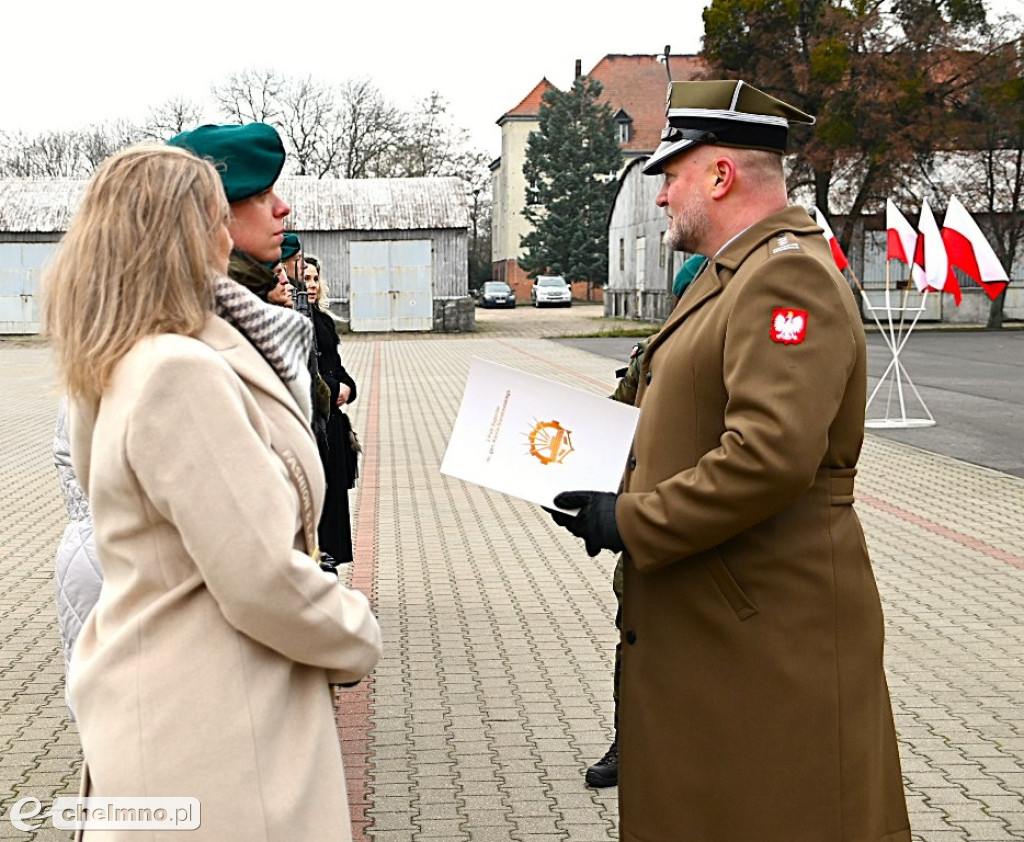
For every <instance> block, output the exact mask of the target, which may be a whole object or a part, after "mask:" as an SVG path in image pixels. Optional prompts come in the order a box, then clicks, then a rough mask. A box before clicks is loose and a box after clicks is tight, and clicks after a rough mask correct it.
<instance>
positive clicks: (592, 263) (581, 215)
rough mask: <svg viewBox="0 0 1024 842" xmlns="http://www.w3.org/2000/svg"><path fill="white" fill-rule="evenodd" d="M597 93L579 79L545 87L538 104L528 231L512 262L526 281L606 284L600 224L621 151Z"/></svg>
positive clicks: (529, 154)
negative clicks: (548, 278) (566, 87)
mask: <svg viewBox="0 0 1024 842" xmlns="http://www.w3.org/2000/svg"><path fill="white" fill-rule="evenodd" d="M600 94H601V84H600V83H599V82H597V81H596V80H593V79H589V78H586V77H580V78H578V79H576V81H575V82H574V83H573V86H572V90H570V91H559V90H550V91H548V92H547V93H545V94H544V98H543V100H542V101H541V106H540V130H539V131H538V132H536V133H534V134H533V135H531V136H530V139H529V141H528V143H527V147H526V161H525V163H524V164H523V175H524V176H525V177H526V184H527V206H526V209H525V210H524V211H523V215H524V216H525V217H526V218H527V220H529V221H530V223H531V224H532V225H533V230H532V231H531V232H530V233H529V234H526V235H525V236H524V237H523V238H522V246H523V248H524V249H525V250H526V254H525V255H524V256H523V257H522V258H520V260H519V265H520V266H521V267H522V268H523V269H524V270H525V271H527V272H528V273H529V274H530V275H531V276H534V277H535V276H537V275H540V274H549V273H550V274H554V275H563V276H564V277H565V279H566V280H567V281H569V282H570V283H571V282H572V281H587V282H588V283H589V284H591V285H592V284H598V285H603V284H604V283H605V282H606V281H607V279H608V228H607V220H608V211H609V209H610V207H611V203H612V198H613V197H614V195H615V174H616V173H617V172H618V170H619V168H620V167H621V166H622V152H621V151H620V150H619V144H618V140H617V138H616V129H615V119H614V116H613V115H612V110H611V108H610V107H609V106H608V105H606V104H603V103H600V102H598V99H597V98H598V96H600ZM589 289H590V286H588V290H589ZM588 297H589V296H588Z"/></svg>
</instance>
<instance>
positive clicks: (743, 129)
mask: <svg viewBox="0 0 1024 842" xmlns="http://www.w3.org/2000/svg"><path fill="white" fill-rule="evenodd" d="M666 113H667V115H668V125H667V126H665V128H664V130H663V131H662V133H661V145H660V146H659V147H658V148H657V150H655V152H654V154H653V155H652V156H651V157H650V159H649V160H648V161H647V163H646V164H644V167H643V172H644V173H645V174H646V175H658V174H659V173H660V172H661V166H662V164H663V163H664V162H665V161H667V160H668V159H669V158H672V157H674V156H675V155H678V154H679V153H680V152H685V151H686V150H687V149H689V148H690V147H691V146H694V145H695V144H698V143H709V144H713V145H715V146H734V147H739V148H743V149H765V150H768V151H769V152H785V151H786V137H787V135H788V133H789V126H790V124H791V123H805V124H807V125H811V124H813V123H814V118H813V117H811V116H810V115H809V114H804V112H803V111H801V110H800V109H799V108H794V107H793V106H792V105H790V104H789V103H786V102H783V101H782V100H781V99H776V98H775V97H773V96H771V95H769V94H766V93H765V92H764V91H759V90H758V89H757V88H754V87H752V86H750V85H748V84H747V83H746V82H742V81H736V80H726V79H722V80H716V81H710V82H672V83H671V84H670V85H669V87H668V105H667V108H666Z"/></svg>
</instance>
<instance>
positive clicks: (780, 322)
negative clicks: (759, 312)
mask: <svg viewBox="0 0 1024 842" xmlns="http://www.w3.org/2000/svg"><path fill="white" fill-rule="evenodd" d="M803 330H804V317H803V316H801V315H800V314H799V313H777V314H776V316H775V335H776V336H777V337H779V340H780V341H781V342H795V341H796V340H797V339H799V338H800V334H801V333H803Z"/></svg>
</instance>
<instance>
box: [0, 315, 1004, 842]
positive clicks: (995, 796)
mask: <svg viewBox="0 0 1024 842" xmlns="http://www.w3.org/2000/svg"><path fill="white" fill-rule="evenodd" d="M477 313H478V323H479V326H480V330H478V332H477V333H474V334H467V335H463V336H456V337H451V336H449V337H441V336H432V335H416V336H412V337H410V336H408V335H405V336H402V335H392V336H387V337H379V336H372V337H371V336H365V335H352V336H346V337H344V338H343V341H342V357H343V359H344V361H345V363H346V365H347V366H348V368H349V370H350V371H351V372H352V373H353V375H354V376H355V378H356V380H357V382H359V384H360V398H359V401H357V403H356V404H355V405H354V407H353V410H354V411H353V420H354V423H355V425H356V427H357V429H359V430H360V432H364V433H365V432H366V431H368V430H369V431H372V433H373V435H372V437H371V438H368V439H367V440H366V441H365V445H366V449H367V458H368V459H370V460H371V461H370V462H369V463H364V469H365V468H367V467H369V468H370V469H371V470H370V471H369V472H365V471H364V473H365V477H364V479H365V480H366V481H367V488H366V489H364V488H359V489H357V492H354V494H353V503H354V514H353V516H354V521H355V523H356V525H357V534H356V540H357V542H358V543H359V545H360V546H361V547H362V548H363V553H364V555H363V556H359V555H358V553H357V561H356V562H355V564H354V565H353V566H352V569H350V570H349V571H348V575H349V576H351V577H352V581H354V582H358V583H359V584H360V586H361V587H365V588H366V589H368V590H370V589H372V593H373V598H374V600H375V604H376V606H377V611H378V615H379V617H380V620H381V624H382V627H383V629H384V637H385V655H384V658H383V660H382V661H381V664H380V665H379V667H378V669H377V670H376V672H375V675H374V678H373V682H372V687H367V688H365V689H366V692H367V693H368V697H367V698H368V710H369V721H368V726H369V730H368V745H369V748H368V755H367V757H366V761H365V764H362V763H361V762H360V763H359V764H358V765H359V766H360V775H359V776H358V777H357V778H356V780H357V783H358V784H359V785H361V786H364V787H365V792H364V793H354V794H353V796H354V797H355V798H356V800H359V798H360V797H362V798H364V799H365V804H366V808H365V817H364V823H362V824H359V825H358V826H357V834H356V836H357V838H362V839H370V840H375V842H442V840H443V841H444V842H458V840H471V842H492V841H493V842H556V840H557V841H558V842H604V841H605V840H614V839H616V838H617V830H616V822H617V814H616V801H615V798H616V791H615V790H614V789H611V790H590V789H587V788H586V787H584V786H583V782H582V772H583V769H584V768H585V767H586V766H587V764H588V763H590V762H592V761H593V760H594V759H596V758H597V757H599V756H600V755H601V754H602V753H603V752H604V750H605V749H606V748H607V744H608V741H609V739H610V737H611V712H612V705H611V667H612V655H613V646H614V639H615V630H614V627H613V617H614V609H615V606H614V598H613V596H612V593H611V588H610V577H611V570H612V567H613V564H614V558H613V557H612V555H611V554H610V553H605V554H603V555H602V556H601V557H599V558H597V559H590V558H588V557H587V555H586V553H585V552H584V551H583V548H582V546H581V545H580V544H579V542H578V541H577V540H576V539H574V538H572V536H570V535H568V533H566V532H564V531H563V530H561V529H558V528H556V527H555V526H554V525H553V524H552V523H551V522H550V520H549V519H548V517H547V516H546V515H545V514H544V513H543V512H542V511H540V510H538V509H537V507H535V506H532V505H529V504H526V503H522V502H520V501H517V500H513V499H510V498H506V497H503V496H501V495H498V494H494V493H492V492H488V491H484V490H483V489H480V488H477V487H475V486H470V485H467V484H464V483H462V482H458V481H455V480H451V479H448V478H446V477H442V476H441V475H440V473H439V471H438V466H439V464H440V461H441V458H442V455H443V453H444V448H445V445H446V442H447V437H448V433H449V432H450V429H451V425H452V423H453V420H454V416H455V412H456V410H457V407H458V403H459V400H460V398H461V393H462V387H463V384H464V380H465V375H466V372H467V369H468V365H469V361H470V359H471V358H472V357H474V356H478V357H483V358H485V359H489V360H493V361H495V362H500V363H503V364H505V365H510V366H513V367H515V368H519V369H522V370H525V371H528V372H531V373H534V374H539V375H542V376H545V377H549V378H551V379H555V380H559V381H562V382H565V383H567V384H570V385H574V386H577V387H579V388H582V389H585V390H587V391H590V392H593V393H595V394H607V393H608V392H609V391H610V389H611V387H612V385H613V372H612V370H611V369H612V368H613V366H611V365H609V360H608V359H607V358H604V357H600V356H597V355H595V354H592V353H588V352H586V351H582V350H578V349H575V348H569V347H566V346H564V345H561V344H558V343H554V342H551V341H549V340H545V339H543V338H541V336H543V335H553V334H556V333H571V332H587V331H590V330H600V329H601V328H602V327H608V325H607V324H606V323H604V322H603V321H602V320H600V319H597V318H596V316H597V315H598V313H599V308H595V307H573V308H572V309H571V310H567V311H547V310H545V311H534V310H532V309H531V308H517V309H516V310H513V311H481V310H478V311H477ZM373 383H376V384H377V389H376V395H375V396H374V395H372V394H370V393H371V391H372V390H371V389H370V388H368V386H369V385H370V384H373ZM55 404H56V396H55V394H54V393H53V390H52V378H51V377H50V374H49V371H48V356H47V351H46V349H45V347H44V346H43V345H42V344H41V343H39V342H37V341H36V342H33V341H25V340H22V341H11V340H6V341H4V340H0V406H2V407H3V420H4V422H5V423H4V424H3V425H2V427H0V500H2V504H0V641H2V646H3V657H2V659H0V839H19V840H21V839H33V838H34V839H40V840H51V839H53V840H56V839H61V840H65V839H67V838H68V834H67V833H65V832H57V831H54V830H52V829H50V828H48V827H44V829H42V830H40V831H39V832H38V833H36V834H34V835H33V834H27V833H20V832H18V831H16V830H14V828H12V826H11V825H10V822H9V821H8V820H7V814H8V811H9V808H10V805H11V804H12V803H13V802H14V801H15V800H17V799H18V798H21V797H24V796H27V795H32V796H35V797H37V798H39V799H40V800H41V801H43V803H44V805H46V804H47V803H48V802H49V800H50V799H52V798H53V797H54V796H56V795H68V794H74V792H75V790H76V779H77V770H78V767H79V763H80V757H79V748H78V743H77V735H76V732H75V729H74V727H73V725H70V724H69V723H68V722H67V720H66V717H65V709H64V704H63V675H62V662H61V656H60V651H59V641H58V636H57V632H56V623H55V619H54V609H53V597H52V590H53V588H52V572H51V571H52V559H53V553H54V550H55V547H56V544H57V541H58V540H59V537H60V533H61V531H62V529H63V526H64V522H65V514H64V509H63V505H62V504H61V502H60V499H59V491H58V488H57V481H56V472H55V470H54V469H53V465H52V458H51V455H50V446H51V439H52V429H53V418H54V407H55ZM940 423H941V419H940ZM364 494H365V495H367V499H361V497H362V496H363V495H364ZM370 497H372V499H370ZM857 508H858V511H859V513H860V516H861V518H862V520H863V522H864V525H865V530H866V533H867V537H868V542H869V544H870V547H871V550H872V557H873V560H874V563H875V568H876V572H877V576H878V582H879V588H880V591H881V593H882V598H883V602H884V607H885V612H886V618H887V625H888V643H887V653H886V654H887V656H886V664H887V669H888V674H889V680H890V687H891V690H892V697H893V706H894V713H895V716H896V725H897V729H898V732H899V736H900V748H901V753H902V757H903V770H904V777H905V783H906V791H907V798H908V804H909V807H910V812H911V821H912V825H913V829H914V839H915V840H918V842H960V840H965V842H1002V840H1014V839H1017V840H1021V839H1024V799H1022V792H1024V664H1022V660H1021V656H1022V652H1024V624H1022V622H1021V619H1020V618H1021V617H1022V616H1024V480H1021V479H1019V478H1016V477H1012V476H1009V475H1006V474H1001V473H997V472H994V471H990V470H987V469H984V468H979V467H976V466H973V465H968V464H966V463H962V462H958V461H955V460H952V459H949V458H945V457H942V456H937V455H934V454H931V453H928V452H925V451H923V450H919V449H917V448H915V447H913V446H910V445H907V444H903V443H900V442H894V441H889V440H886V439H882V438H880V437H876V436H871V435H869V436H868V437H867V439H866V443H865V449H864V456H863V459H862V461H861V473H860V476H859V477H858V502H857ZM361 565H362V566H361ZM343 698H344V697H343ZM340 716H341V718H342V721H343V722H342V731H343V734H344V736H345V738H346V744H347V743H348V740H349V738H350V736H353V734H351V733H350V730H351V731H352V732H355V736H358V733H357V732H359V731H360V729H361V725H362V724H363V723H361V722H358V721H356V722H351V721H348V720H346V719H345V715H344V714H340ZM362 730H363V732H364V733H365V729H362ZM346 756H347V757H348V756H349V755H348V754H346ZM363 766H365V768H364V769H363V768H362V767H363ZM737 804H738V806H741V805H742V794H738V800H737ZM738 842H739V841H738ZM744 842H745V841H744ZM752 842H753V841H752ZM794 842H802V841H801V840H794Z"/></svg>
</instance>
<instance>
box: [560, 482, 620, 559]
mask: <svg viewBox="0 0 1024 842" xmlns="http://www.w3.org/2000/svg"><path fill="white" fill-rule="evenodd" d="M618 496H619V495H618V494H613V493H612V492H611V491H563V492H562V493H561V494H559V495H558V496H557V497H555V505H556V506H558V507H559V508H561V509H579V511H578V512H577V513H576V514H575V515H570V514H566V513H565V512H557V511H555V510H554V509H547V511H548V512H549V513H550V514H551V519H552V520H553V521H554V522H555V523H557V524H558V525H559V526H564V527H565V528H566V529H568V530H569V531H570V532H571V533H572V534H573V535H575V536H576V537H577V538H582V539H583V543H584V545H585V546H586V548H587V555H589V556H590V557H591V558H593V557H594V556H596V555H597V554H598V553H599V552H601V550H611V551H612V552H615V553H621V552H622V551H623V550H624V549H625V545H624V544H623V543H622V536H621V535H619V527H618V526H617V525H616V523H615V501H616V499H618Z"/></svg>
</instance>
